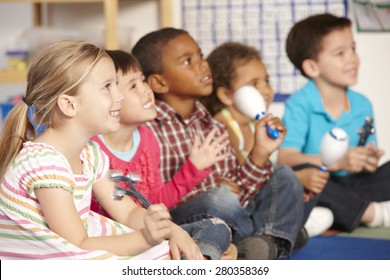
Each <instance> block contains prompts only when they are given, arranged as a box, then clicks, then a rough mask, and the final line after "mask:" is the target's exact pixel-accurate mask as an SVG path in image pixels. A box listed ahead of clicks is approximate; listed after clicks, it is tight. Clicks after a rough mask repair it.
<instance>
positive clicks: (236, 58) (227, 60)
mask: <svg viewBox="0 0 390 280" xmlns="http://www.w3.org/2000/svg"><path fill="white" fill-rule="evenodd" d="M252 59H258V60H260V61H261V56H260V52H259V51H258V50H257V49H256V48H254V47H252V46H248V45H245V44H242V43H239V42H226V43H223V44H222V45H220V46H218V47H217V48H215V49H214V50H213V51H212V52H211V53H210V54H209V56H208V57H207V62H208V63H209V66H210V69H211V73H212V76H213V91H212V93H211V95H209V96H207V97H204V98H202V99H200V101H201V102H202V103H203V105H205V107H206V108H207V110H208V111H209V112H210V113H211V114H212V115H215V114H216V113H218V112H219V111H220V110H222V109H223V108H224V105H223V104H222V103H221V101H220V100H219V99H218V97H217V94H216V92H217V89H218V88H219V87H225V88H230V87H231V84H230V83H231V81H232V80H233V79H235V77H236V69H237V67H239V66H241V65H243V64H246V63H248V62H249V61H250V60H252Z"/></svg>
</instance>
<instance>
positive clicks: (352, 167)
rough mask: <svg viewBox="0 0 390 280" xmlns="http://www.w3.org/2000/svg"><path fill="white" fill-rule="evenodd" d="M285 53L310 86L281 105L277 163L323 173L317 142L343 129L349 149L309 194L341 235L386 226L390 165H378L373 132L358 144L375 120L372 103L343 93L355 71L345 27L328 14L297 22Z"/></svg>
mask: <svg viewBox="0 0 390 280" xmlns="http://www.w3.org/2000/svg"><path fill="white" fill-rule="evenodd" d="M286 51H287V55H288V57H289V59H290V60H291V62H292V63H293V64H294V65H295V67H296V68H297V69H299V70H300V71H301V73H302V75H304V76H305V77H307V78H309V81H308V83H307V84H306V85H305V86H304V87H303V88H301V89H300V90H298V91H297V92H296V93H294V94H293V95H292V96H291V97H290V98H289V99H288V100H287V102H286V104H285V114H284V117H283V119H282V121H283V123H284V124H285V126H286V127H287V128H288V132H287V134H286V137H285V139H284V142H283V143H282V145H281V149H280V152H279V155H278V162H279V164H286V165H289V166H293V167H294V166H295V167H297V166H303V165H306V166H310V167H312V168H313V167H314V168H315V167H318V166H321V158H320V156H319V154H320V143H321V140H322V137H323V136H324V134H325V133H327V132H328V131H330V130H331V129H332V128H335V127H339V128H342V129H344V130H345V131H346V132H347V134H348V136H349V149H348V151H347V153H346V154H345V156H344V157H343V158H342V159H340V160H339V161H337V162H336V163H334V164H332V165H330V166H328V171H329V172H330V175H331V176H330V178H329V180H328V182H327V184H326V185H325V187H324V189H323V190H322V192H321V190H316V189H315V188H313V196H314V195H316V197H315V199H314V200H313V203H316V202H317V201H318V204H319V205H322V206H326V207H328V208H329V209H330V210H332V212H333V214H334V226H337V227H339V228H341V229H342V230H346V231H353V230H354V229H355V228H356V227H357V226H359V225H360V224H365V225H367V226H371V227H376V226H385V227H389V226H390V184H389V183H390V164H389V163H386V164H384V165H382V166H380V167H379V166H378V163H379V159H380V158H381V156H382V155H383V151H382V150H381V149H379V148H377V139H376V135H375V132H372V131H373V130H371V132H370V133H371V134H370V133H369V134H368V135H367V139H366V140H367V141H366V143H364V144H362V143H360V144H359V140H360V139H359V138H360V137H361V136H360V134H359V131H360V128H362V126H363V125H364V124H365V121H366V120H367V118H370V119H373V115H374V114H373V109H372V105H371V102H370V101H369V100H368V99H367V98H366V97H365V96H363V95H361V94H360V93H357V92H355V91H353V90H351V89H350V88H349V87H350V86H352V85H354V84H356V82H357V74H358V68H359V57H358V55H357V53H356V50H355V41H354V38H353V34H352V29H351V21H350V20H349V19H348V18H344V17H336V16H334V15H331V14H320V15H314V16H310V17H308V18H306V19H304V20H301V21H300V22H297V23H296V24H295V25H294V26H293V28H292V29H291V30H290V32H289V34H288V37H287V42H286ZM313 174H314V176H315V173H313ZM315 180H316V178H312V180H311V181H312V182H315ZM319 193H320V194H319ZM317 194H318V195H317Z"/></svg>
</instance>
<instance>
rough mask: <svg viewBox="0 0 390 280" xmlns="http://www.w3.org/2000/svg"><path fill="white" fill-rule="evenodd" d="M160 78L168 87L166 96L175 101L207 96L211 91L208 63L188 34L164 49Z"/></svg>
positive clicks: (179, 37) (172, 41)
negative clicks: (172, 97) (171, 97)
mask: <svg viewBox="0 0 390 280" xmlns="http://www.w3.org/2000/svg"><path fill="white" fill-rule="evenodd" d="M161 76H162V77H163V79H164V80H165V82H166V83H167V85H168V87H169V93H168V95H170V96H175V97H176V99H188V98H196V97H200V96H207V95H209V94H210V93H211V90H212V79H211V72H210V68H209V66H208V63H207V61H206V60H205V59H204V58H203V55H202V52H201V50H200V48H199V46H198V44H197V43H196V42H195V41H194V39H193V38H192V37H191V36H190V35H188V34H182V35H179V36H177V37H176V38H174V39H172V40H171V41H170V42H169V43H168V44H167V45H166V46H165V47H164V53H163V73H162V74H161ZM163 98H164V97H163Z"/></svg>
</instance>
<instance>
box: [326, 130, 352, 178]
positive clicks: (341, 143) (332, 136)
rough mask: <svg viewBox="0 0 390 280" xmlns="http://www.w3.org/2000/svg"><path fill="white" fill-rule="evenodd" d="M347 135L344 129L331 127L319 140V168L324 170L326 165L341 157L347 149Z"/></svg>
mask: <svg viewBox="0 0 390 280" xmlns="http://www.w3.org/2000/svg"><path fill="white" fill-rule="evenodd" d="M348 143H349V137H348V134H347V133H346V132H345V130H343V129H341V128H338V127H336V128H333V129H332V130H330V131H329V132H327V133H326V134H325V135H324V137H323V138H322V141H321V147H320V157H321V161H322V166H321V168H320V169H321V170H322V171H326V170H327V169H328V166H329V165H331V164H333V163H335V162H336V161H338V160H339V159H341V158H342V157H343V156H344V155H345V153H346V152H347V149H348Z"/></svg>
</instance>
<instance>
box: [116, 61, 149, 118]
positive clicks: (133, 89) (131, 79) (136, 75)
mask: <svg viewBox="0 0 390 280" xmlns="http://www.w3.org/2000/svg"><path fill="white" fill-rule="evenodd" d="M118 87H119V90H120V91H121V92H122V93H123V94H124V95H125V100H124V102H123V105H122V110H121V112H120V118H121V123H122V124H125V125H135V126H138V125H140V124H143V123H145V122H147V121H150V120H153V119H154V118H155V117H156V109H155V107H154V96H153V92H152V90H151V89H150V87H149V85H148V84H147V83H146V81H145V77H144V75H143V74H142V72H141V71H139V70H134V69H131V70H129V71H128V72H127V73H126V74H124V75H123V72H122V71H119V72H118Z"/></svg>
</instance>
